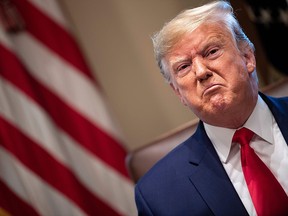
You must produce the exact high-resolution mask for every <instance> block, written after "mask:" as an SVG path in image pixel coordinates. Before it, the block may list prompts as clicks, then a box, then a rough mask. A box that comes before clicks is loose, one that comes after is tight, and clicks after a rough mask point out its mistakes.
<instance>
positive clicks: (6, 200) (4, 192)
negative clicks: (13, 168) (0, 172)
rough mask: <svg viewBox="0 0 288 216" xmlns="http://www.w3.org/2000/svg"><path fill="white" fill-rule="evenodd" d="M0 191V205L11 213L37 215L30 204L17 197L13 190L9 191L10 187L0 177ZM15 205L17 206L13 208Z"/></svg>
mask: <svg viewBox="0 0 288 216" xmlns="http://www.w3.org/2000/svg"><path fill="white" fill-rule="evenodd" d="M0 191H1V196H0V206H1V207H3V208H4V209H5V210H6V211H7V212H9V213H10V214H11V215H15V216H16V215H29V216H38V215H39V214H38V213H37V212H36V211H35V209H33V207H32V206H30V205H28V204H27V203H25V202H24V201H23V200H21V199H19V197H18V196H17V195H16V194H15V193H14V192H13V191H11V190H10V188H8V187H7V185H5V184H4V183H3V181H2V180H1V179H0ZM15 206H17V208H15ZM0 215H1V214H0Z"/></svg>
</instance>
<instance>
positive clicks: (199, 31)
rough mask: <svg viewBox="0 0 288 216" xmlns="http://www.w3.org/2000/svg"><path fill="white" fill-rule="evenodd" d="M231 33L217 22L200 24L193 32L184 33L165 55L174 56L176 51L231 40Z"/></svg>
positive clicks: (191, 49) (200, 47) (198, 48)
mask: <svg viewBox="0 0 288 216" xmlns="http://www.w3.org/2000/svg"><path fill="white" fill-rule="evenodd" d="M232 41H233V39H232V35H231V33H230V32H229V31H228V30H227V28H224V27H223V25H221V24H219V23H210V24H202V25H200V26H199V27H198V28H196V29H195V30H194V31H193V32H190V33H186V34H184V35H183V36H182V37H181V38H180V39H179V40H178V41H177V42H176V43H175V45H174V46H173V47H172V48H171V49H170V51H169V52H168V55H167V57H169V56H170V57H171V55H173V56H175V55H177V54H178V53H179V54H180V53H181V54H183V53H185V51H187V52H191V51H193V50H194V51H195V52H196V51H199V50H201V49H204V48H205V47H206V46H207V45H209V44H213V43H222V44H223V43H228V42H232Z"/></svg>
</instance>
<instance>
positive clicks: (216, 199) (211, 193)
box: [189, 122, 248, 215]
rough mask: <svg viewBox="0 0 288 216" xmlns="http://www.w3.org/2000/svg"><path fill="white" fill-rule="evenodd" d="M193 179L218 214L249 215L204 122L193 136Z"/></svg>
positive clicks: (191, 178) (193, 182)
mask: <svg viewBox="0 0 288 216" xmlns="http://www.w3.org/2000/svg"><path fill="white" fill-rule="evenodd" d="M193 138H194V139H195V140H193V142H194V144H195V145H193V146H192V145H191V146H189V147H190V148H191V155H190V163H191V165H192V166H194V172H193V175H191V176H190V177H189V178H190V180H191V182H192V184H193V185H194V186H195V187H196V188H197V190H198V191H199V193H200V195H201V196H202V197H203V199H204V200H205V202H206V203H207V205H208V206H209V207H210V209H211V210H212V212H213V213H214V214H215V215H248V213H247V211H246V209H245V207H244V205H243V204H242V202H241V200H240V198H239V196H238V194H237V192H236V191H235V189H234V187H233V184H232V183H231V181H230V179H229V177H228V175H227V173H226V171H225V169H224V167H223V165H222V163H221V161H220V159H219V157H218V155H217V153H216V151H215V149H214V147H213V145H212V143H211V141H210V140H209V138H208V136H207V135H206V132H205V130H204V126H203V123H202V122H200V123H199V126H198V129H197V131H196V133H195V135H194V136H193Z"/></svg>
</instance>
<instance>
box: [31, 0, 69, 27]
mask: <svg viewBox="0 0 288 216" xmlns="http://www.w3.org/2000/svg"><path fill="white" fill-rule="evenodd" d="M27 1H28V2H30V3H31V4H32V5H34V6H35V7H36V8H38V9H39V10H40V11H42V12H43V13H44V14H46V15H47V16H48V17H50V19H52V20H54V22H56V23H57V24H58V25H60V26H62V27H63V28H65V29H66V30H67V29H69V25H68V23H67V22H66V19H65V17H64V16H63V14H62V11H61V10H60V7H59V5H58V2H56V1H54V0H27Z"/></svg>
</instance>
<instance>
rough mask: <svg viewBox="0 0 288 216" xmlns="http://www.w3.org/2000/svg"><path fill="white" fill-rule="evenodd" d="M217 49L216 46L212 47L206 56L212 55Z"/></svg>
mask: <svg viewBox="0 0 288 216" xmlns="http://www.w3.org/2000/svg"><path fill="white" fill-rule="evenodd" d="M218 51H219V49H218V48H213V49H211V50H209V52H208V53H207V54H206V57H209V56H212V55H214V54H216V53H217V52H218Z"/></svg>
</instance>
